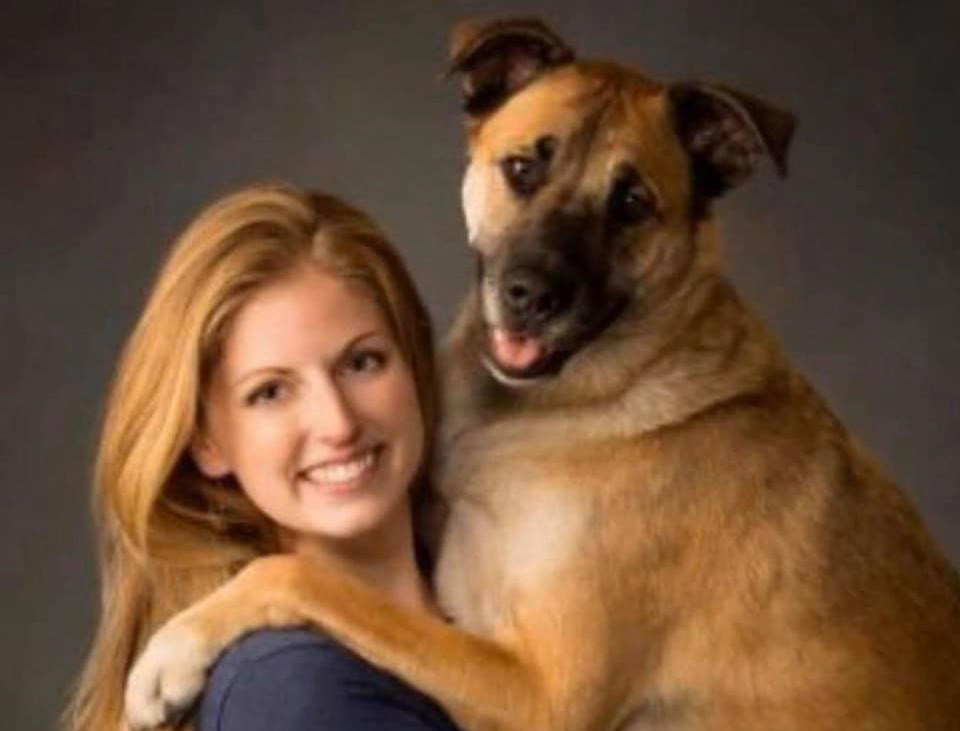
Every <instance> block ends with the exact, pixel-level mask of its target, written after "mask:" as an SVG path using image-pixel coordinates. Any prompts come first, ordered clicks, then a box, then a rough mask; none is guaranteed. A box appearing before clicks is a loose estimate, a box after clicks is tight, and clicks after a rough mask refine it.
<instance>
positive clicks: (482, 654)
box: [127, 19, 960, 731]
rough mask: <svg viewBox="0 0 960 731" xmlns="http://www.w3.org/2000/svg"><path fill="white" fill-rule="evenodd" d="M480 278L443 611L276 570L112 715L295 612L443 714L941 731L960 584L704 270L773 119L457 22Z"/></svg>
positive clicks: (213, 602) (263, 565) (152, 658)
mask: <svg viewBox="0 0 960 731" xmlns="http://www.w3.org/2000/svg"><path fill="white" fill-rule="evenodd" d="M451 68H452V70H453V71H454V72H455V73H457V74H459V75H461V77H462V79H463V89H464V95H465V110H466V117H467V136H468V146H469V162H468V167H467V170H466V174H465V178H464V182H463V204H464V211H465V217H466V222H467V229H468V234H469V242H470V245H471V247H472V248H473V249H474V251H475V252H476V255H477V257H478V260H479V267H478V270H479V274H478V279H477V282H476V286H475V287H474V289H473V291H472V293H471V294H470V295H469V296H468V299H467V301H466V303H465V304H464V306H463V308H462V310H461V312H460V314H459V317H458V318H457V320H456V322H455V324H454V326H453V329H452V332H451V334H450V337H449V341H448V345H447V349H446V353H445V387H446V392H445V393H446V402H445V407H446V415H445V422H444V426H443V428H442V433H441V435H440V450H439V451H440V455H441V456H440V460H439V462H440V463H439V465H438V467H437V475H438V483H439V490H440V492H441V494H442V496H443V497H444V499H445V501H446V503H447V505H448V509H449V513H448V516H447V522H446V525H445V528H444V530H443V533H442V536H441V538H440V543H439V551H438V556H437V565H436V576H435V585H436V590H437V594H438V597H439V601H440V603H441V606H442V607H443V609H444V610H445V612H446V613H448V614H449V616H450V618H451V619H452V624H448V623H445V622H443V621H441V620H438V619H435V618H432V617H428V616H421V615H418V614H414V613H411V612H408V611H405V610H403V609H401V608H399V607H397V606H394V605H393V604H392V603H391V602H389V601H388V600H386V599H384V598H382V597H379V596H378V595H376V594H375V593H374V592H372V591H370V590H368V589H365V588H364V587H361V586H359V585H358V584H357V583H356V582H353V581H351V580H350V579H349V578H348V577H344V576H340V575H338V574H337V573H336V572H335V571H332V570H331V571H323V570H317V569H315V568H311V569H305V568H304V567H303V566H302V565H301V564H300V563H299V562H298V561H297V559H295V558H294V557H290V556H271V557H266V558H264V559H260V560H258V561H255V562H253V563H252V564H251V565H249V566H248V567H247V568H245V569H244V570H243V571H241V572H240V574H239V575H238V576H237V577H236V578H235V579H234V580H232V581H231V582H230V583H228V584H227V585H225V586H224V587H223V588H222V589H220V590H218V591H217V592H216V593H214V594H213V595H211V596H210V597H209V598H207V599H206V600H204V601H202V602H201V603H200V604H198V605H196V606H195V607H193V608H191V609H189V610H187V611H186V612H184V613H183V614H182V615H180V616H178V617H176V618H174V620H172V621H171V623H170V624H169V625H168V626H167V627H165V628H164V629H162V630H161V631H160V632H159V633H158V635H156V636H155V637H154V639H153V640H152V641H151V642H150V643H149V644H148V646H147V649H146V651H145V653H144V655H143V657H142V658H141V659H140V661H139V663H138V664H137V666H136V668H135V670H134V672H133V673H132V675H131V678H130V682H129V685H128V696H127V698H128V710H129V713H130V718H131V719H132V722H133V725H134V726H136V727H144V726H150V725H155V724H156V723H157V722H159V721H160V720H162V718H163V717H165V716H169V715H170V713H171V712H172V711H175V710H176V709H182V708H184V707H187V706H189V704H190V702H191V701H192V700H193V699H194V697H195V696H196V695H197V693H199V691H200V690H201V688H202V684H203V674H204V671H205V670H206V669H207V668H208V667H209V666H210V664H211V663H212V662H213V661H214V659H215V658H216V655H217V654H218V653H219V652H220V651H221V650H222V649H223V648H224V647H225V646H226V645H227V644H228V643H229V642H230V641H232V640H234V639H235V638H237V637H238V636H239V635H240V634H242V633H243V632H245V631H249V630H251V629H254V628H256V627H259V626H264V625H287V624H302V623H310V624H313V625H315V626H318V627H320V628H322V629H323V630H325V631H327V632H329V633H331V634H332V635H333V636H335V637H336V638H338V639H339V640H341V641H342V642H343V643H345V644H346V645H348V646H349V647H351V648H353V649H354V650H355V651H357V652H358V653H359V654H361V655H362V656H364V657H366V658H367V659H368V660H369V661H371V662H372V663H374V664H376V665H378V666H381V667H383V668H385V669H387V670H389V671H390V672H392V673H394V674H396V675H397V676H399V677H400V678H402V679H403V680H405V681H407V682H409V683H410V684H412V685H414V686H416V687H418V688H420V689H421V690H423V691H424V692H426V693H428V694H430V695H431V696H433V697H434V698H435V699H437V700H438V701H439V702H440V703H441V704H442V705H443V706H445V707H446V708H447V709H448V710H449V711H450V713H451V714H452V716H453V717H454V719H455V720H456V722H457V723H458V724H459V725H461V726H462V727H463V728H464V729H468V730H471V731H477V730H480V729H503V730H516V731H520V730H521V729H522V730H529V729H537V730H543V731H599V730H604V729H689V730H691V731H693V730H696V731H706V730H714V729H763V731H788V730H789V731H793V730H799V729H803V730H804V731H807V730H809V729H818V730H821V731H829V730H833V729H837V730H839V729H843V730H844V731H849V729H871V730H872V731H881V730H890V731H892V730H893V729H896V730H897V731H908V730H913V729H916V730H918V731H919V730H920V729H924V730H925V731H931V730H934V729H936V730H943V731H946V729H955V728H960V578H958V575H957V573H956V572H955V571H954V570H953V569H952V568H951V566H950V563H949V561H948V560H947V559H946V558H945V557H944V555H943V554H942V553H941V551H940V550H939V549H938V547H937V546H936V545H935V543H934V541H933V540H932V539H931V537H930V536H929V535H928V533H927V532H926V530H925V529H924V527H923V525H922V523H921V521H920V519H919V518H918V516H917V514H916V513H915V511H914V510H913V509H912V508H911V506H910V505H909V503H908V501H907V500H906V498H905V497H904V496H903V495H902V494H901V493H900V492H899V491H898V489H897V488H896V487H895V485H894V484H893V483H892V482H891V480H890V479H889V478H888V477H886V476H885V475H884V474H883V473H882V471H881V470H880V469H878V467H877V466H876V465H875V464H874V463H873V462H872V461H871V459H870V458H869V457H868V456H867V455H865V454H864V452H863V451H862V450H861V449H860V447H858V446H857V444H856V443H855V442H854V440H853V439H852V438H851V436H850V435H849V434H848V433H847V431H846V429H845V428H844V427H843V426H842V425H841V423H840V422H839V421H838V420H837V418H836V417H835V416H834V415H833V414H832V413H831V412H830V410H829V409H828V407H827V406H826V405H825V404H824V402H823V401H822V400H821V399H820V397H819V396H818V395H817V394H816V393H815V392H814V390H813V389H812V388H811V387H810V385H808V383H807V382H806V381H805V380H804V379H803V377H801V376H800V375H798V374H797V372H796V371H794V370H793V369H792V368H791V367H790V365H789V364H788V362H787V360H786V359H785V357H784V355H783V353H782V352H781V350H780V348H779V347H778V345H777V344H776V342H775V340H774V339H773V338H772V337H771V335H770V334H769V333H768V332H767V329H766V327H765V326H764V325H763V323H762V322H761V321H760V320H759V319H758V318H757V317H755V316H754V315H753V314H751V312H750V311H749V310H748V309H747V307H745V305H744V304H743V303H742V302H741V300H740V298H739V297H738V295H737V293H736V292H735V290H734V288H733V286H732V285H731V284H730V282H729V280H728V278H727V277H726V276H725V274H724V272H723V267H722V262H721V257H720V255H719V252H718V241H717V234H716V232H715V225H714V222H713V203H714V201H715V200H716V199H717V198H718V197H719V196H721V195H722V194H724V193H725V192H727V191H728V190H729V189H731V188H733V187H735V186H736V185H738V184H740V183H741V182H743V181H744V180H746V179H747V178H748V177H749V176H750V175H751V174H752V173H753V172H754V170H755V168H756V167H757V165H758V164H759V162H760V161H761V159H762V158H765V157H766V158H769V159H770V160H771V161H772V163H773V164H774V165H775V166H776V168H777V169H778V170H779V171H780V172H781V173H785V172H786V155H787V149H788V146H789V142H790V139H791V136H792V133H793V130H794V120H793V117H792V116H791V115H790V114H788V113H786V112H784V111H781V110H779V109H777V108H776V107H774V106H771V105H769V104H767V103H765V102H763V101H761V100H759V99H756V98H753V97H751V96H748V95H746V94H743V93H741V92H739V91H736V90H734V89H731V88H728V87H724V86H719V85H713V84H705V83H669V84H663V83H659V82H656V81H652V80H650V79H647V78H645V77H644V76H642V75H640V74H639V73H636V72H634V71H632V70H628V69H625V68H622V67H621V66H618V65H615V64H612V63H606V62H596V61H582V60H578V59H577V58H576V57H575V55H574V53H573V51H572V50H571V48H570V47H569V46H568V45H567V44H566V43H565V42H564V41H563V40H562V39H561V38H560V37H558V36H557V35H556V34H555V33H554V32H553V31H552V30H550V29H549V28H548V27H547V26H545V25H544V24H542V23H541V22H539V21H536V20H532V19H503V20H496V21H493V22H489V23H485V24H474V25H469V26H465V27H461V28H460V29H459V30H458V31H456V32H455V33H454V40H453V49H452V60H451Z"/></svg>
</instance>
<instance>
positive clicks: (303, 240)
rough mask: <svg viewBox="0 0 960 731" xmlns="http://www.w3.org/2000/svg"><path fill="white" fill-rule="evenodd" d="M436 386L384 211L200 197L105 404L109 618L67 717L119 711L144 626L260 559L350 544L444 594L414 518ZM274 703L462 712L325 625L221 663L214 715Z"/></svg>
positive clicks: (418, 722)
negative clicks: (204, 203) (327, 635)
mask: <svg viewBox="0 0 960 731" xmlns="http://www.w3.org/2000/svg"><path fill="white" fill-rule="evenodd" d="M434 388H435V384H434V365H433V353H432V341H431V333H430V325H429V320H428V317H427V315H426V312H425V310H424V308H423V306H422V304H421V302H420V300H419V298H418V296H417V293H416V291H415V289H414V287H413V284H412V282H411V280H410V278H409V276H408V275H407V272H406V270H405V268H404V266H403V264H402V262H401V260H400V259H399V257H398V256H397V254H396V253H395V252H394V250H393V249H392V247H391V246H390V245H389V243H388V242H387V241H386V239H385V238H384V237H383V235H382V234H381V233H380V231H379V230H378V229H377V227H376V226H375V225H374V224H373V222H372V221H371V220H370V219H369V218H368V217H367V216H366V215H364V214H363V213H361V212H359V211H357V210H356V209H354V208H352V207H350V206H348V205H346V204H344V203H343V202H341V201H339V200H337V199H335V198H332V197H330V196H324V195H319V194H309V193H305V192H301V191H298V190H296V189H293V188H290V187H284V186H260V187H255V188H250V189H247V190H244V191H241V192H239V193H236V194H234V195H231V196H228V197H226V198H224V199H222V200H221V201H219V202H217V203H215V204H214V205H212V206H211V207H209V208H208V209H206V210H205V211H203V212H202V213H201V214H200V215H199V216H198V217H197V219H196V220H195V221H194V222H193V223H192V224H191V225H190V226H189V227H188V229H187V230H186V231H185V232H184V234H183V236H182V237H181V238H180V239H179V241H178V242H177V243H176V245H175V246H174V248H173V249H172V251H171V253H170V255H169V258H168V260H167V262H166V263H165V265H164V266H163V268H162V270H161V271H160V274H159V276H158V279H157V281H156V283H155V285H154V287H153V290H152V292H151V294H150V297H149V299H148V302H147V305H146V308H145V310H144V312H143V314H142V316H141V317H140V320H139V321H138V323H137V325H136V327H135V329H134V332H133V333H132V335H131V336H130V339H129V341H128V343H127V345H126V347H125V349H124V351H123V354H122V357H121V359H120V363H119V366H118V370H117V375H116V379H115V382H114V385H113V389H112V392H111V395H110V398H109V401H108V404H107V409H106V416H105V423H104V428H103V434H102V438H101V442H100V448H99V453H98V460H97V470H96V482H95V498H96V507H97V514H98V518H99V538H100V546H101V561H102V567H101V568H102V577H103V587H102V589H103V590H102V596H103V607H102V616H101V622H100V627H99V630H98V633H97V636H96V638H95V641H94V645H93V648H92V650H91V653H90V656H89V659H88V661H87V665H86V667H85V669H84V672H83V675H82V677H81V679H80V682H79V686H78V689H77V691H76V693H75V696H74V698H73V702H72V704H71V707H70V708H69V709H68V714H67V717H68V725H69V727H70V728H72V729H75V730H77V731H79V730H80V729H83V730H88V729H89V730H92V729H102V728H120V727H121V725H122V696H123V687H124V682H125V678H126V675H127V672H128V671H129V669H130V666H131V664H132V662H133V659H134V658H135V657H136V655H137V653H138V652H139V650H140V649H141V648H142V646H143V644H144V642H145V640H146V638H147V637H149V636H150V634H151V633H152V632H153V631H154V630H155V629H156V628H157V627H158V626H159V625H160V624H161V623H162V622H163V621H164V620H166V619H167V618H169V617H170V616H172V615H173V614H174V613H176V612H178V611H179V610H181V609H183V608H185V607H186V606H188V605H189V604H191V603H192V602H193V601H196V600H197V599H199V598H200V597H202V596H204V595H205V594H206V593H207V592H209V591H210V590H212V589H213V588H215V587H216V586H218V585H220V584H221V583H223V582H224V581H225V580H227V579H228V578H229V577H230V576H231V575H232V574H233V573H235V572H236V571H237V570H238V569H239V568H240V567H242V566H243V565H244V564H245V563H246V562H248V561H249V560H250V559H252V558H255V557H256V556H260V555H264V554H267V553H274V552H297V553H300V554H302V555H305V556H307V557H314V558H317V559H323V560H327V561H334V562H336V563H338V564H339V565H341V566H342V567H343V568H344V569H345V570H347V571H349V572H351V573H352V574H353V575H354V576H356V577H357V578H358V579H360V580H361V581H364V582H366V583H369V584H371V585H373V586H376V587H377V588H379V589H381V590H383V591H386V592H387V593H388V594H389V595H390V596H391V597H392V598H393V599H394V600H395V601H397V602H399V603H402V604H406V605H408V606H411V607H415V608H419V609H421V610H426V611H433V605H432V600H431V598H430V595H429V591H428V588H427V586H426V583H425V581H424V579H423V574H422V572H421V568H422V563H423V562H422V552H418V550H417V544H416V536H415V531H414V529H413V526H414V523H415V518H416V517H417V515H419V513H420V509H421V506H422V504H423V501H424V496H425V482H424V477H423V471H422V467H423V465H424V464H425V463H426V460H427V459H428V457H429V455H428V454H427V453H428V452H429V446H430V445H429V439H427V438H426V437H427V436H429V435H430V434H431V433H432V430H433V427H434V423H435V418H436V413H435V412H436V405H435V401H436V399H435V393H434ZM261 722H262V723H267V722H268V723H269V726H270V727H271V728H275V729H284V728H286V729H299V728H310V729H323V728H344V727H348V728H365V727H383V726H389V727H391V728H404V729H410V730H411V731H413V730H415V729H431V728H434V729H436V728H442V729H450V728H452V727H451V726H450V724H449V721H448V720H447V719H446V717H445V716H444V715H443V713H442V712H441V711H440V710H439V708H437V707H436V706H435V705H434V704H433V703H432V702H431V701H429V700H428V699H426V698H424V697H422V696H420V695H419V694H417V693H416V692H414V691H412V690H411V689H409V688H406V687H405V686H403V685H401V684H400V683H398V682H396V681H394V680H393V679H391V678H389V677H387V676H384V675H382V674H381V673H380V672H379V671H377V670H375V669H373V668H372V667H371V666H369V665H366V663H364V662H363V661H361V660H359V659H358V658H356V657H354V656H352V655H350V654H349V653H348V652H347V651H346V650H345V649H343V648H341V647H339V646H337V645H334V644H333V643H332V642H331V641H329V640H326V639H323V638H320V637H318V636H315V635H312V634H311V633H307V632H269V631H264V632H260V633H255V635H254V636H252V637H248V638H246V639H244V640H243V641H241V642H240V643H239V645H238V646H237V647H236V648H234V649H233V650H232V651H231V652H228V653H226V654H225V656H224V658H223V660H222V661H221V663H220V664H219V665H218V666H217V668H215V669H214V672H213V675H212V677H211V679H210V689H209V692H208V694H207V697H206V698H205V700H204V702H203V704H202V706H201V713H200V717H199V726H200V728H204V729H205V728H218V729H225V730H227V731H229V730H230V729H235V730H240V729H247V728H258V727H260V726H257V724H258V723H261ZM251 724H252V725H251Z"/></svg>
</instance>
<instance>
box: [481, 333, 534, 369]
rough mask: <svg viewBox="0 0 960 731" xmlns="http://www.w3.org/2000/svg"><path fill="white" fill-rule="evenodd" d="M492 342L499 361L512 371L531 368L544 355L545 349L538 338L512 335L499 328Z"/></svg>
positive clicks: (492, 334)
mask: <svg viewBox="0 0 960 731" xmlns="http://www.w3.org/2000/svg"><path fill="white" fill-rule="evenodd" d="M490 340H491V344H492V346H493V354H494V356H495V357H496V359H497V361H498V362H499V363H500V365H504V366H506V367H507V368H510V369H512V370H523V369H524V368H527V367H529V366H530V364H532V363H534V362H536V360H537V358H539V357H540V356H541V355H542V354H543V347H542V346H541V345H540V342H539V341H538V340H537V339H536V338H531V337H528V336H526V335H511V334H509V333H507V332H506V331H504V330H503V329H502V328H499V327H495V328H493V331H492V332H491V335H490Z"/></svg>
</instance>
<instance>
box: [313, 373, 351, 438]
mask: <svg viewBox="0 0 960 731" xmlns="http://www.w3.org/2000/svg"><path fill="white" fill-rule="evenodd" d="M311 409H312V413H311V415H310V424H311V431H312V432H313V433H314V436H315V437H316V438H317V439H319V440H320V441H322V442H325V443H327V444H332V445H342V444H349V443H351V442H353V441H354V440H356V438H357V437H358V436H359V435H360V420H359V419H358V418H357V414H356V411H355V410H354V408H353V405H352V404H351V403H350V399H349V396H348V394H346V393H344V392H343V390H342V389H341V388H339V387H338V386H337V384H335V383H333V384H327V385H326V386H325V387H323V388H321V389H319V394H318V398H316V399H314V400H313V403H312V404H311Z"/></svg>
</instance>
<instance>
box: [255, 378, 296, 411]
mask: <svg viewBox="0 0 960 731" xmlns="http://www.w3.org/2000/svg"><path fill="white" fill-rule="evenodd" d="M286 394H287V388H286V386H285V385H284V384H283V383H281V382H280V381H269V382H268V383H264V384H263V385H262V386H258V387H257V388H256V389H254V390H253V391H252V392H251V393H250V395H249V396H247V399H246V401H247V405H249V406H256V405H257V404H270V403H276V402H278V401H280V400H282V399H283V398H284V396H286Z"/></svg>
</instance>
